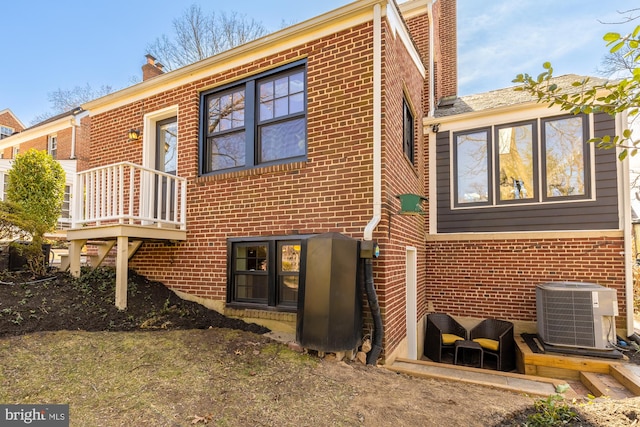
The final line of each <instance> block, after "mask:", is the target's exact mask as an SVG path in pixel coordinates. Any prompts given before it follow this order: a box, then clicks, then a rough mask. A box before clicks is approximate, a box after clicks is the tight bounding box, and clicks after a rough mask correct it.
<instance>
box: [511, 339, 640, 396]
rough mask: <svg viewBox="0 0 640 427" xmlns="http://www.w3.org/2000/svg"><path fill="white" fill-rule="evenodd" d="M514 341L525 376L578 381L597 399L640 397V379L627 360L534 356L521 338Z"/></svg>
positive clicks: (517, 363)
mask: <svg viewBox="0 0 640 427" xmlns="http://www.w3.org/2000/svg"><path fill="white" fill-rule="evenodd" d="M515 340H516V366H517V369H518V372H520V373H522V374H525V375H532V376H538V377H546V378H559V379H565V380H568V381H578V382H580V383H581V384H583V385H584V386H585V387H586V388H587V389H588V390H589V391H590V393H591V394H593V395H594V396H596V397H599V396H607V397H611V398H614V399H623V398H627V397H633V396H640V376H639V375H638V374H637V373H636V370H634V369H631V368H630V365H629V364H628V361H627V360H626V358H623V359H609V358H605V357H589V356H574V355H566V354H560V353H534V352H533V351H532V350H531V349H530V348H529V346H528V345H527V343H526V342H525V341H524V339H523V338H522V337H521V336H520V335H518V336H516V337H515Z"/></svg>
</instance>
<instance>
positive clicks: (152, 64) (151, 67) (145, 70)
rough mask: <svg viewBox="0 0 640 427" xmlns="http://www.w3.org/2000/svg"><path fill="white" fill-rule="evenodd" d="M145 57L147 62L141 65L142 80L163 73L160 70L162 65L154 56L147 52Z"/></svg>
mask: <svg viewBox="0 0 640 427" xmlns="http://www.w3.org/2000/svg"><path fill="white" fill-rule="evenodd" d="M145 57H146V58H147V63H146V64H144V65H143V66H142V81H145V80H147V79H150V78H152V77H155V76H159V75H160V74H163V73H164V71H163V70H162V69H163V68H164V66H163V65H162V64H161V63H159V62H156V58H154V57H153V56H151V55H149V54H146V55H145Z"/></svg>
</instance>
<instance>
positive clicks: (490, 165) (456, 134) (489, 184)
mask: <svg viewBox="0 0 640 427" xmlns="http://www.w3.org/2000/svg"><path fill="white" fill-rule="evenodd" d="M474 133H485V135H486V136H487V142H486V153H487V154H486V158H487V200H486V201H479V202H468V203H460V202H459V201H458V191H459V182H458V156H459V155H458V137H459V136H462V135H471V134H474ZM492 152H493V135H492V132H491V128H490V127H482V128H476V129H469V130H464V131H461V132H454V133H453V165H452V170H453V175H452V179H453V206H454V207H457V208H459V207H468V206H487V205H491V203H492V200H493V197H494V196H493V191H494V185H493V183H492V181H491V177H492V173H491V172H492V170H493V167H494V165H493V155H492Z"/></svg>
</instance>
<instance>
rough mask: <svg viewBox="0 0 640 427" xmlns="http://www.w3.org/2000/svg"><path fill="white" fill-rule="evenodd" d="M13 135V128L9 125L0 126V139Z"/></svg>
mask: <svg viewBox="0 0 640 427" xmlns="http://www.w3.org/2000/svg"><path fill="white" fill-rule="evenodd" d="M11 135H13V128H10V127H9V126H0V139H5V138H7V137H9V136H11Z"/></svg>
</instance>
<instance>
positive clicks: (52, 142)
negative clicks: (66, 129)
mask: <svg viewBox="0 0 640 427" xmlns="http://www.w3.org/2000/svg"><path fill="white" fill-rule="evenodd" d="M47 152H48V153H49V154H51V157H53V158H54V159H55V158H57V153H58V136H57V135H50V136H49V142H48V144H47Z"/></svg>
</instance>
